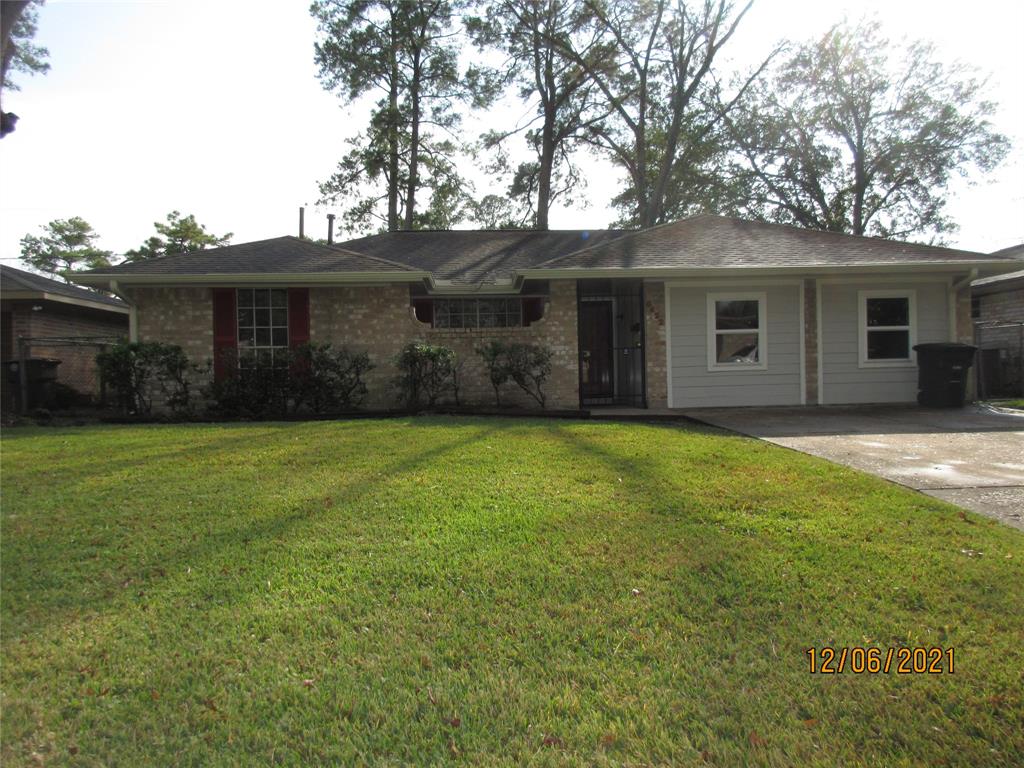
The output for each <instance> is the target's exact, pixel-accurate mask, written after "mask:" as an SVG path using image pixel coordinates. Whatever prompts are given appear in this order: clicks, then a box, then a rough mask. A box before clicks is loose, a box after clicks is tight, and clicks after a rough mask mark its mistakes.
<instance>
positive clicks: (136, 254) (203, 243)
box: [125, 211, 233, 261]
mask: <svg viewBox="0 0 1024 768" xmlns="http://www.w3.org/2000/svg"><path fill="white" fill-rule="evenodd" d="M153 226H154V227H156V234H155V235H153V236H152V237H150V238H149V239H148V240H146V242H144V243H143V244H142V245H141V246H139V247H138V248H136V249H135V250H132V251H128V252H127V253H126V254H125V261H144V260H145V259H152V258H155V257H157V256H170V255H171V254H175V253H189V252H190V251H202V250H204V249H206V248H219V247H221V246H222V245H227V244H228V242H230V240H231V237H232V234H233V233H231V232H228V233H227V234H226V235H214V234H211V233H209V232H207V231H206V227H204V226H203V225H202V224H200V223H199V222H198V221H196V217H195V216H194V215H192V214H191V213H190V214H189V215H188V216H182V215H181V213H179V212H178V211H171V212H170V213H169V214H167V223H165V224H162V223H160V222H159V221H155V222H153Z"/></svg>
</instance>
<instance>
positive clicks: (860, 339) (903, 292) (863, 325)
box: [857, 288, 917, 368]
mask: <svg viewBox="0 0 1024 768" xmlns="http://www.w3.org/2000/svg"><path fill="white" fill-rule="evenodd" d="M868 299H906V300H907V322H908V323H909V325H875V326H872V327H871V330H872V331H907V337H908V344H907V351H908V353H909V356H908V357H901V358H898V359H897V358H892V359H888V360H871V359H869V358H868ZM857 325H858V329H859V331H858V334H857V360H858V362H857V365H858V367H859V368H914V367H916V366H917V353H916V352H914V345H915V344H917V291H916V290H914V289H913V288H895V289H885V288H878V289H874V290H870V291H858V292H857Z"/></svg>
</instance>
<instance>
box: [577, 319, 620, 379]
mask: <svg viewBox="0 0 1024 768" xmlns="http://www.w3.org/2000/svg"><path fill="white" fill-rule="evenodd" d="M613 373H614V371H613V352H612V303H611V302H610V301H584V302H582V303H581V304H580V385H581V394H582V395H583V398H584V399H588V398H606V397H614V396H615V382H614V379H613Z"/></svg>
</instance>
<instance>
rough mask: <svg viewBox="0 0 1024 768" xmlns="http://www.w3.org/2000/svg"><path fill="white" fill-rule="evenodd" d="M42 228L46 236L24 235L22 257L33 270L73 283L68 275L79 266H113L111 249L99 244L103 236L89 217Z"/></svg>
mask: <svg viewBox="0 0 1024 768" xmlns="http://www.w3.org/2000/svg"><path fill="white" fill-rule="evenodd" d="M42 229H43V234H42V235H38V236H37V235H25V236H24V237H23V238H21V260H22V261H24V262H25V263H26V264H28V265H29V266H30V267H32V268H33V269H37V270H39V271H40V272H45V273H47V274H49V275H53V276H55V277H60V278H62V279H63V280H64V281H65V282H70V281H69V280H68V277H67V275H68V273H70V272H72V271H74V270H76V269H95V268H97V267H109V266H110V256H111V253H110V251H104V250H101V249H100V248H97V247H96V240H97V239H98V238H99V235H98V234H96V232H95V231H94V230H93V228H92V226H91V225H90V224H89V222H87V221H86V220H85V219H82V218H80V217H78V216H72V217H71V218H70V219H56V220H54V221H51V222H50V223H49V224H47V225H46V226H44V227H43V228H42Z"/></svg>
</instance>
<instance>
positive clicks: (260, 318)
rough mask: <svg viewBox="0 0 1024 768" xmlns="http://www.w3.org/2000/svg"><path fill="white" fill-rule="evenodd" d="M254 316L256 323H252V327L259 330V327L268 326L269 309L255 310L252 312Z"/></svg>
mask: <svg viewBox="0 0 1024 768" xmlns="http://www.w3.org/2000/svg"><path fill="white" fill-rule="evenodd" d="M254 314H255V317H256V322H255V323H254V325H255V326H256V327H257V328H259V327H260V326H264V327H266V326H269V325H270V310H269V309H257V310H254Z"/></svg>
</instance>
